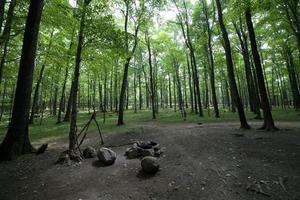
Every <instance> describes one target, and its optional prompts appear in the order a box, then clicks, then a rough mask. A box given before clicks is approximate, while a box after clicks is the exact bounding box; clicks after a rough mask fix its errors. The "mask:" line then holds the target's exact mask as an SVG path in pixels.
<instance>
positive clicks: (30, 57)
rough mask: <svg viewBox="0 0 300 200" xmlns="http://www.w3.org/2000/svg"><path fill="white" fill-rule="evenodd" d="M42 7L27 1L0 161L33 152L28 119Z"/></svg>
mask: <svg viewBox="0 0 300 200" xmlns="http://www.w3.org/2000/svg"><path fill="white" fill-rule="evenodd" d="M43 6H44V1H43V0H31V1H30V6H29V11H28V16H27V20H26V25H25V32H24V39H23V47H22V55H21V61H20V67H19V73H18V80H17V87H16V93H15V100H14V105H13V113H12V118H11V122H10V124H9V127H8V131H7V134H6V136H5V138H4V140H3V142H2V144H1V146H0V160H11V159H13V158H16V157H18V156H20V155H21V154H24V153H28V152H32V150H33V147H32V146H31V144H30V140H29V135H28V118H29V109H30V98H31V90H32V80H33V71H34V62H35V57H36V47H37V41H38V33H39V27H40V21H41V15H42V11H43Z"/></svg>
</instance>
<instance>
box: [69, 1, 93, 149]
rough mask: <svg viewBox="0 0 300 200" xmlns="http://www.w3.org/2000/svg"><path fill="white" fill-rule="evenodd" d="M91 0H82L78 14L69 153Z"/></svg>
mask: <svg viewBox="0 0 300 200" xmlns="http://www.w3.org/2000/svg"><path fill="white" fill-rule="evenodd" d="M90 2H91V0H84V2H83V7H82V11H81V16H80V27H79V33H78V44H77V52H76V58H75V70H74V75H73V81H72V86H71V87H72V92H71V99H72V100H71V123H70V131H69V153H70V154H73V153H75V150H76V140H77V137H76V124H77V96H78V88H79V76H80V66H81V52H82V47H83V44H84V27H85V16H86V10H87V6H88V5H89V3H90Z"/></svg>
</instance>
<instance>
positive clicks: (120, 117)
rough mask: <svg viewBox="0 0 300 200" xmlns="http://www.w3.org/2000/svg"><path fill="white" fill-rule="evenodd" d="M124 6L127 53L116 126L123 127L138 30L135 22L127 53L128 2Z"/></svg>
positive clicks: (138, 26)
mask: <svg viewBox="0 0 300 200" xmlns="http://www.w3.org/2000/svg"><path fill="white" fill-rule="evenodd" d="M125 4H126V11H125V23H124V29H125V34H126V39H125V40H126V51H127V52H128V53H129V55H128V57H127V58H126V61H125V65H124V74H123V80H122V86H121V93H120V100H119V113H118V125H124V103H125V93H126V87H127V84H128V83H127V82H128V69H129V65H130V61H131V58H132V55H133V54H134V52H135V49H136V47H137V44H138V33H139V28H140V22H137V23H138V24H137V25H136V26H135V33H134V44H133V47H132V49H131V51H129V39H128V34H129V33H128V20H129V2H128V1H125Z"/></svg>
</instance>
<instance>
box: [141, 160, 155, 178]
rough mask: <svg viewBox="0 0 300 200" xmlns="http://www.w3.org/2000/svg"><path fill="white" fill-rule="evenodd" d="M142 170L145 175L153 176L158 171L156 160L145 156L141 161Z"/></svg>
mask: <svg viewBox="0 0 300 200" xmlns="http://www.w3.org/2000/svg"><path fill="white" fill-rule="evenodd" d="M141 166H142V169H143V171H144V172H145V173H147V174H155V173H156V172H158V170H159V163H158V160H157V158H155V157H152V156H146V157H144V158H143V159H142V161H141Z"/></svg>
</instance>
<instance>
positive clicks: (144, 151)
mask: <svg viewBox="0 0 300 200" xmlns="http://www.w3.org/2000/svg"><path fill="white" fill-rule="evenodd" d="M139 150H140V152H139V153H140V156H142V157H145V156H153V150H152V149H139Z"/></svg>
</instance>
